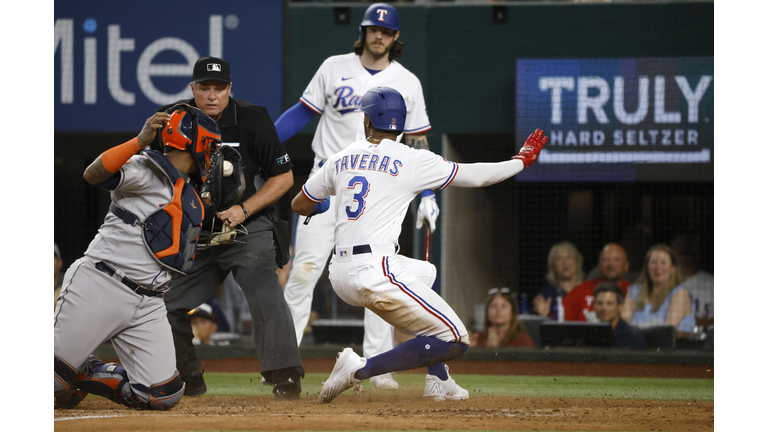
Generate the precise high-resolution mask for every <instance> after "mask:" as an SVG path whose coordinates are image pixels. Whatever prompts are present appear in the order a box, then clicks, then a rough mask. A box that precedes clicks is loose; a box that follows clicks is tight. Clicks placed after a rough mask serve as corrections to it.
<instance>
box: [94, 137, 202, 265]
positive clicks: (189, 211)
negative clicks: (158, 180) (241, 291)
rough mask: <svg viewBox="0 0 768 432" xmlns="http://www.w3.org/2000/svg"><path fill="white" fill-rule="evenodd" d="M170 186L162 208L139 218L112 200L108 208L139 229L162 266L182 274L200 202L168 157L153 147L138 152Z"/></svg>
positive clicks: (192, 249) (198, 226)
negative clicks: (166, 201) (171, 195)
mask: <svg viewBox="0 0 768 432" xmlns="http://www.w3.org/2000/svg"><path fill="white" fill-rule="evenodd" d="M142 153H143V154H144V155H145V156H147V157H148V159H149V160H150V161H152V162H153V163H154V164H155V165H156V166H157V167H158V168H159V169H160V171H161V172H162V173H163V174H165V176H166V178H168V180H169V181H170V182H171V184H172V185H173V198H172V199H171V202H169V203H168V204H167V205H165V206H164V207H162V208H160V209H158V210H157V211H156V212H154V213H152V214H150V215H149V216H147V218H146V219H144V221H140V220H139V217H138V216H136V215H135V214H133V213H131V212H129V211H128V210H125V209H122V208H120V207H118V206H117V205H115V204H114V203H112V204H111V205H110V206H109V210H110V211H111V212H112V213H114V214H115V215H116V216H117V217H119V218H120V219H122V220H123V222H125V223H127V224H129V225H139V226H140V227H141V228H142V233H143V236H142V238H143V240H144V245H145V246H146V247H147V250H149V253H150V254H152V256H153V257H155V260H156V261H157V262H158V263H159V264H160V265H161V266H162V267H164V268H166V269H169V270H171V271H174V272H177V273H181V274H184V272H186V271H188V270H189V269H190V268H191V267H192V262H193V259H194V255H195V249H196V247H197V238H198V236H199V235H200V230H201V229H202V222H203V217H204V210H203V203H202V201H201V200H200V196H199V195H198V194H197V190H195V187H194V186H193V185H191V184H190V178H189V176H188V175H186V174H185V173H183V172H181V171H179V170H178V169H177V168H176V167H175V166H173V164H172V163H171V161H169V160H168V158H166V157H165V155H163V154H162V153H160V152H158V151H155V150H145V151H144V152H142Z"/></svg>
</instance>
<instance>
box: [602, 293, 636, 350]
mask: <svg viewBox="0 0 768 432" xmlns="http://www.w3.org/2000/svg"><path fill="white" fill-rule="evenodd" d="M594 293H595V315H596V316H597V319H598V320H599V321H602V322H607V323H610V324H611V328H612V329H613V338H614V342H613V344H614V346H616V347H619V348H648V345H647V344H646V343H645V338H644V337H643V334H642V333H640V331H639V330H638V329H636V328H634V327H632V326H631V325H629V324H627V322H626V321H624V320H623V319H621V306H622V305H623V304H624V291H623V290H622V289H621V288H619V286H618V285H616V284H615V283H613V282H600V283H599V284H597V286H596V287H595V290H594Z"/></svg>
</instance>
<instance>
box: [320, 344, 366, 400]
mask: <svg viewBox="0 0 768 432" xmlns="http://www.w3.org/2000/svg"><path fill="white" fill-rule="evenodd" d="M366 363H367V360H365V359H364V358H362V357H360V356H359V355H357V354H356V353H355V352H354V351H353V350H352V348H344V350H343V351H342V352H340V353H339V356H338V358H337V359H336V365H335V366H334V367H333V371H332V372H331V376H329V377H328V381H326V382H324V383H323V388H321V389H320V394H319V395H318V396H317V401H318V402H320V403H330V402H331V401H332V400H333V399H335V398H336V396H338V395H340V394H342V393H343V392H345V391H347V390H349V389H350V388H352V387H355V389H356V390H357V393H358V394H359V393H360V392H361V391H362V390H363V387H362V386H361V385H360V383H362V382H363V381H362V380H359V379H355V372H357V371H359V370H360V369H362V368H363V367H364V366H365V364H366Z"/></svg>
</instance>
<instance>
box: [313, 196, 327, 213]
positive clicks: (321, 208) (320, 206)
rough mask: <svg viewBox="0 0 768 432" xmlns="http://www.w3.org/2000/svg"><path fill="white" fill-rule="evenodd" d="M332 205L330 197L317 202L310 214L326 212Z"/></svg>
mask: <svg viewBox="0 0 768 432" xmlns="http://www.w3.org/2000/svg"><path fill="white" fill-rule="evenodd" d="M330 207H331V198H330V197H328V198H326V199H324V200H323V202H321V203H317V204H315V206H314V207H313V208H312V213H310V214H309V216H314V215H319V214H321V213H325V212H326V211H328V209H329V208H330Z"/></svg>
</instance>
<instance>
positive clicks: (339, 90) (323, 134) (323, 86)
mask: <svg viewBox="0 0 768 432" xmlns="http://www.w3.org/2000/svg"><path fill="white" fill-rule="evenodd" d="M378 86H387V87H392V88H394V89H395V90H397V91H398V92H400V94H402V95H403V98H404V99H405V105H406V108H407V116H406V119H405V129H404V131H403V132H404V133H405V134H418V133H424V132H426V131H428V130H430V129H431V126H430V124H429V117H428V116H427V106H426V103H425V102H424V93H423V91H422V88H421V82H420V81H419V79H418V78H417V77H416V75H414V74H413V73H411V72H410V71H408V69H406V68H404V67H403V66H402V65H401V64H400V63H398V62H396V61H392V62H390V64H389V66H387V68H386V69H384V70H382V71H380V72H378V73H377V74H375V75H371V73H370V72H368V70H366V69H365V67H363V65H362V64H361V63H360V57H358V56H357V55H356V54H355V53H349V54H343V55H337V56H332V57H329V58H328V59H326V60H325V61H324V62H323V64H322V65H321V66H320V68H319V69H318V70H317V72H316V73H315V76H314V77H313V78H312V81H310V83H309V85H308V86H307V88H306V89H305V90H304V93H303V94H302V95H301V99H300V100H301V102H302V103H304V104H305V105H306V106H307V107H309V108H310V109H311V110H312V111H314V112H316V113H317V114H322V116H321V117H320V122H319V124H318V126H317V130H316V131H315V136H314V138H313V140H312V150H313V151H314V153H315V159H316V161H315V165H317V162H318V160H319V161H326V160H327V159H328V158H329V157H330V156H331V155H332V154H334V153H338V152H339V151H341V150H342V149H343V148H344V147H345V146H346V145H348V144H349V143H351V142H354V141H357V140H360V139H362V138H365V130H364V129H363V118H364V113H363V111H362V110H361V109H360V103H361V102H362V99H363V95H365V93H366V92H367V91H368V90H370V89H371V88H373V87H378Z"/></svg>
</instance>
